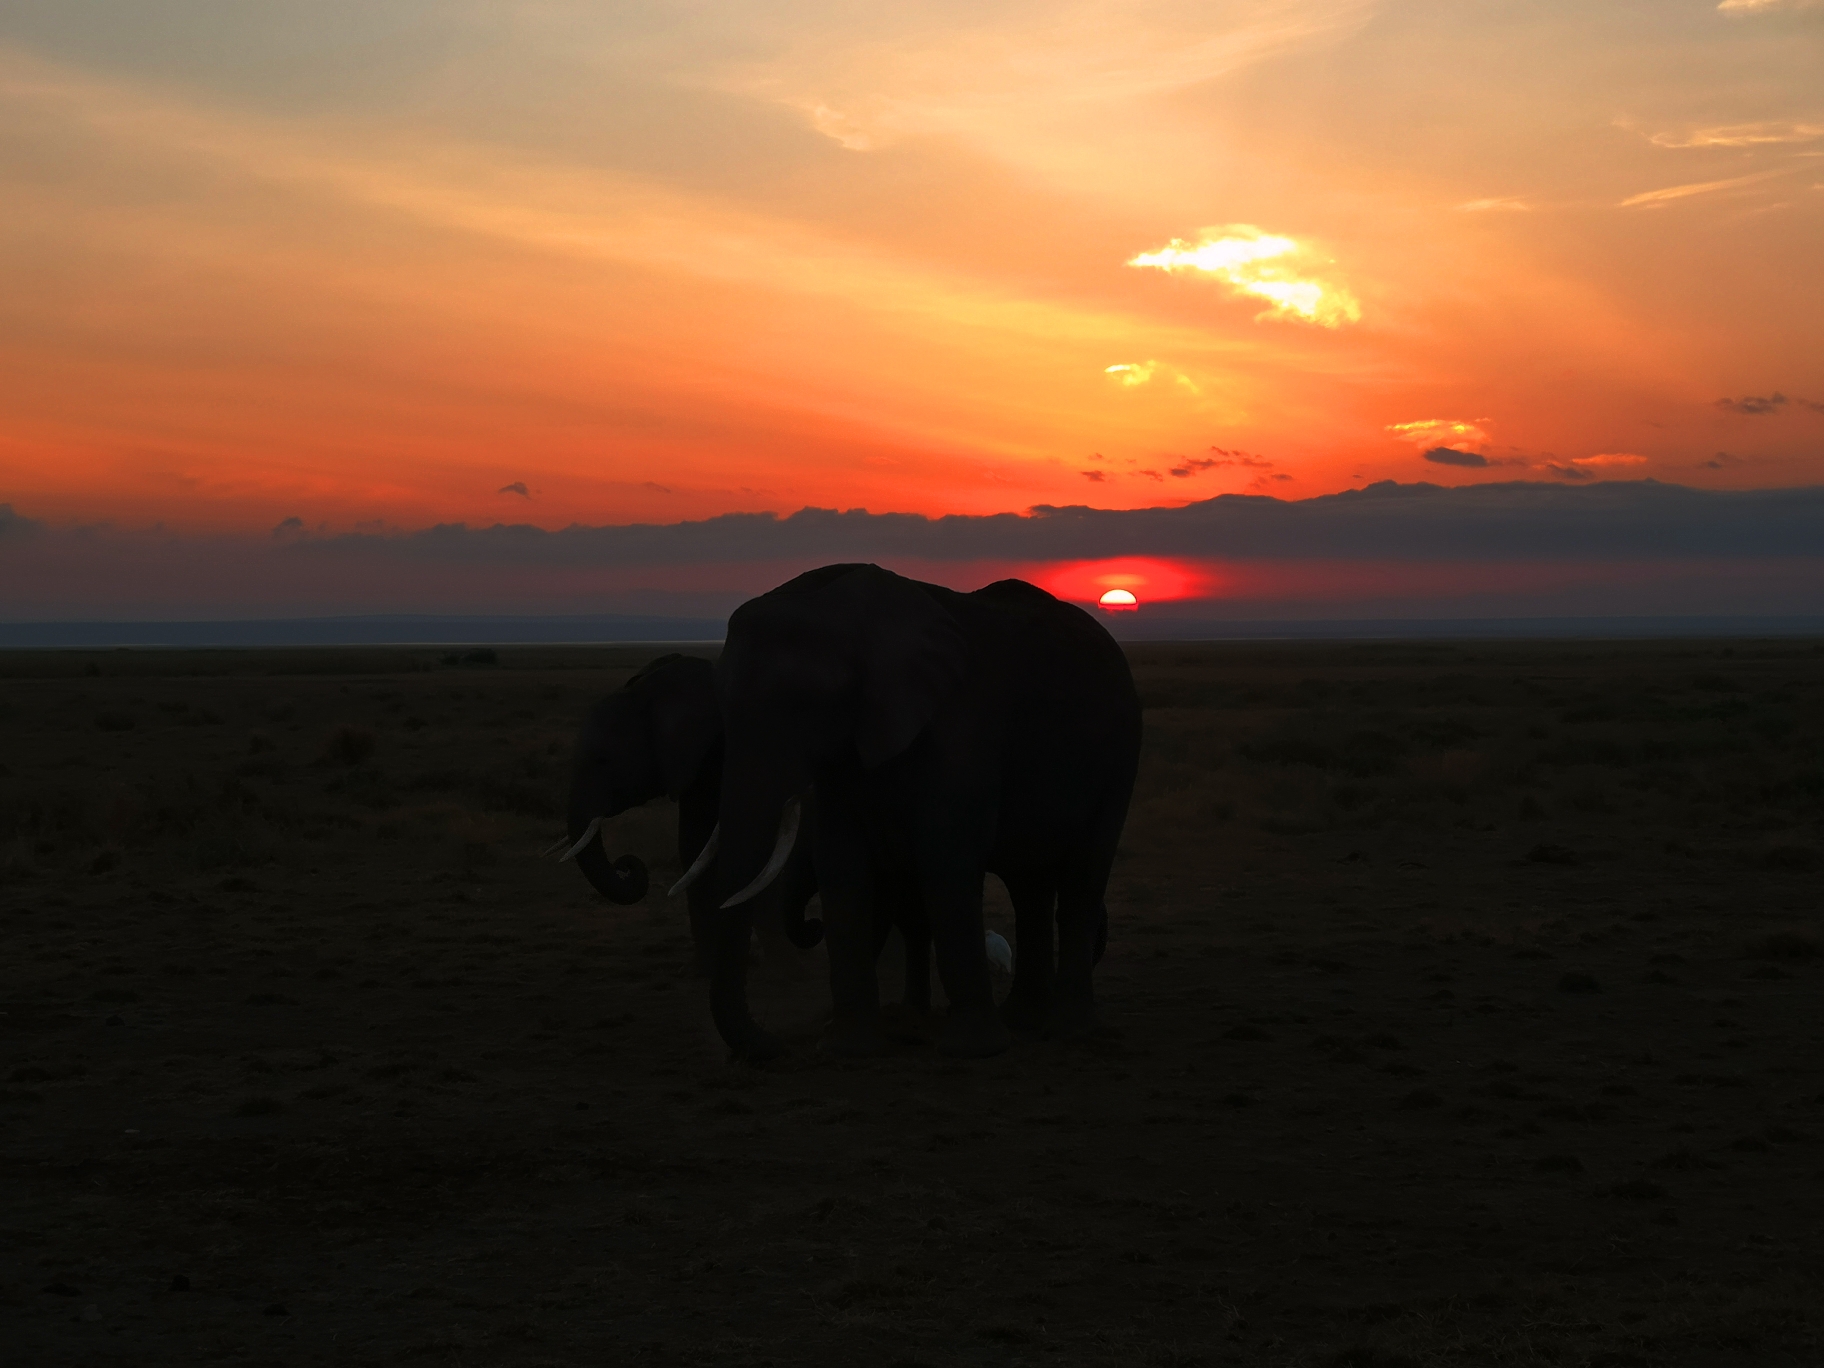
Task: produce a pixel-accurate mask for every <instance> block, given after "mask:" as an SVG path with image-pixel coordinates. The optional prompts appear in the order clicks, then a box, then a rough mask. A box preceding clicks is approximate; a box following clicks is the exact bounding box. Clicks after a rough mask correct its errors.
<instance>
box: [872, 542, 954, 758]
mask: <svg viewBox="0 0 1824 1368" xmlns="http://www.w3.org/2000/svg"><path fill="white" fill-rule="evenodd" d="M876 573H877V577H874V578H875V582H874V583H873V584H870V585H869V586H868V594H867V599H866V607H865V608H864V610H863V611H864V613H865V618H864V621H863V625H862V640H863V643H864V645H863V649H862V661H861V667H862V668H861V700H860V708H859V711H858V714H857V717H856V722H855V747H856V749H857V750H858V751H859V752H860V754H861V763H862V764H863V766H865V767H866V768H868V769H873V768H874V767H875V766H877V765H881V764H884V763H885V762H886V761H888V760H891V759H892V758H893V757H894V756H896V755H898V754H899V753H900V752H901V751H903V750H905V749H906V747H908V746H910V745H911V744H912V742H913V741H914V740H915V739H916V738H917V736H918V734H919V732H921V731H923V730H924V727H925V724H926V723H928V722H929V721H930V720H931V718H932V717H933V716H934V715H935V714H936V712H937V710H938V708H939V706H940V705H942V703H943V701H944V700H945V699H946V698H948V697H949V696H950V694H951V693H952V692H953V691H954V690H955V689H956V688H957V686H958V685H960V684H961V683H962V682H963V678H964V676H965V675H967V673H968V671H969V645H968V642H967V641H966V640H965V639H964V637H963V632H962V628H961V627H959V626H958V625H957V622H956V619H955V618H954V617H952V616H951V615H950V614H949V613H947V612H945V611H944V610H943V608H941V607H940V606H939V605H938V604H937V603H936V602H935V601H934V600H933V599H932V597H931V595H930V594H928V593H926V592H925V590H924V589H923V588H922V587H921V586H920V585H918V584H917V583H915V582H914V581H912V580H909V579H904V578H902V577H900V576H898V575H895V574H892V573H890V572H888V571H878V572H876Z"/></svg>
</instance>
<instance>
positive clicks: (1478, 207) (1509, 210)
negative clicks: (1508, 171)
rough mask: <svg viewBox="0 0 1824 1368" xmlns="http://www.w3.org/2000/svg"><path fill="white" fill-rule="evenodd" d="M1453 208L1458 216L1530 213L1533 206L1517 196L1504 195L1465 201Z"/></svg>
mask: <svg viewBox="0 0 1824 1368" xmlns="http://www.w3.org/2000/svg"><path fill="white" fill-rule="evenodd" d="M1453 207H1454V208H1455V209H1456V211H1457V212H1458V213H1459V214H1491V213H1504V214H1518V213H1526V212H1528V211H1530V210H1531V209H1532V207H1533V206H1532V205H1530V204H1528V203H1527V202H1526V201H1525V200H1523V199H1521V198H1520V197H1519V196H1518V195H1506V196H1502V197H1501V198H1499V199H1473V200H1465V201H1464V202H1463V203H1462V204H1459V205H1455V206H1453Z"/></svg>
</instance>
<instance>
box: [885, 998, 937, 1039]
mask: <svg viewBox="0 0 1824 1368" xmlns="http://www.w3.org/2000/svg"><path fill="white" fill-rule="evenodd" d="M880 1029H881V1030H882V1031H883V1032H884V1033H885V1034H886V1037H887V1038H888V1039H889V1040H893V1041H897V1042H898V1043H900V1044H901V1045H929V1044H930V1043H931V1012H930V1009H929V1008H928V1007H919V1006H915V1005H914V1004H911V1003H895V1004H893V1005H892V1006H889V1007H883V1008H881V1009H880Z"/></svg>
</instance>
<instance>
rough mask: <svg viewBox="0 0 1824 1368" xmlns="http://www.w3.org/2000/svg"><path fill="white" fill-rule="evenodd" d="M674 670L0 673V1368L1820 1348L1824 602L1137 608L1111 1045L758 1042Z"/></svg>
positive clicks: (479, 664) (301, 654)
mask: <svg viewBox="0 0 1824 1368" xmlns="http://www.w3.org/2000/svg"><path fill="white" fill-rule="evenodd" d="M686 649H688V648H686ZM656 654H658V651H657V650H655V649H652V648H644V649H642V648H626V647H615V648H606V647H604V648H580V647H579V648H555V647H554V648H523V649H511V650H501V651H499V652H498V653H493V652H489V651H486V650H469V649H463V650H460V651H455V652H449V651H443V650H432V649H418V650H407V649H397V650H365V651H352V650H351V651H296V652H243V653H233V652H221V653H212V652H183V653H179V652H170V653H160V652H152V651H144V652H139V651H136V652H95V653H87V654H85V653H75V652H72V653H18V654H13V655H9V656H4V657H0V927H3V933H0V1175H3V1176H0V1323H3V1324H4V1327H5V1328H4V1332H3V1342H0V1359H4V1360H5V1361H6V1362H8V1363H11V1364H19V1365H22V1368H23V1366H25V1365H62V1364H85V1365H86V1364H112V1363H121V1364H133V1365H151V1364H197V1363H249V1364H299V1365H303V1364H312V1365H314V1364H336V1363H349V1364H391V1363H428V1364H451V1365H477V1366H483V1365H496V1364H499V1365H536V1364H548V1365H573V1364H574V1365H581V1364H602V1363H651V1364H718V1365H720V1364H727V1365H757V1364H767V1363H771V1364H780V1365H784V1364H823V1363H840V1364H876V1365H880V1366H881V1368H889V1366H890V1365H901V1366H902V1368H903V1366H908V1365H915V1364H926V1365H933V1366H934V1368H935V1365H948V1364H1015V1363H1027V1364H1043V1363H1068V1364H1097V1365H1099V1364H1108V1365H1115V1364H1119V1365H1124V1368H1127V1366H1132V1365H1160V1366H1162V1368H1164V1366H1167V1365H1172V1366H1178V1365H1182V1366H1186V1368H1188V1366H1189V1365H1199V1364H1212V1365H1214V1364H1246V1365H1255V1364H1258V1365H1282V1364H1283V1365H1338V1366H1343V1365H1347V1366H1351V1368H1392V1366H1393V1365H1434V1364H1496V1365H1507V1364H1512V1365H1530V1364H1554V1365H1583V1364H1591V1365H1597V1364H1600V1365H1635V1364H1638V1365H1668V1364H1679V1365H1682V1364H1730V1365H1734V1364H1741V1365H1750V1364H1752V1365H1787V1364H1790V1365H1815V1364H1818V1363H1820V1362H1824V1276H1821V1275H1824V1019H1821V1016H1820V1011H1819V1007H1820V990H1821V989H1824V899H1821V897H1820V887H1821V886H1824V856H1821V853H1820V852H1821V850H1824V645H1820V644H1817V643H1814V642H1805V641H1786V642H1751V641H1735V642H1661V643H1631V644H1592V643H1525V644H1518V643H1507V644H1456V645H1453V644H1439V645H1401V644H1384V645H1372V644H1370V645H1340V644H1339V645H1295V644H1251V645H1194V646H1193V645H1145V646H1136V647H1133V648H1131V651H1130V654H1131V657H1132V659H1133V662H1134V668H1135V674H1136V678H1137V680H1138V683H1139V687H1140V692H1141V695H1142V698H1143V700H1144V702H1145V705H1146V743H1145V754H1144V759H1143V762H1142V767H1141V773H1140V779H1139V786H1138V789H1137V791H1136V794H1135V802H1134V806H1133V810H1132V813H1131V816H1130V818H1129V822H1128V829H1127V834H1126V838H1125V840H1124V844H1123V848H1122V852H1121V856H1120V858H1119V860H1118V862H1117V865H1116V869H1115V876H1114V881H1113V883H1112V885H1111V887H1110V890H1109V897H1108V905H1109V912H1110V921H1111V934H1110V942H1109V949H1108V953H1107V956H1106V958H1105V959H1104V960H1103V962H1102V964H1101V967H1100V969H1099V971H1098V974H1097V993H1098V997H1099V1004H1100V1012H1101V1021H1102V1026H1101V1029H1100V1031H1099V1032H1098V1034H1097V1035H1095V1036H1094V1037H1093V1038H1091V1039H1088V1040H1084V1041H1077V1042H1068V1043H1065V1042H1055V1041H1047V1040H1044V1039H1039V1038H1022V1039H1020V1040H1018V1042H1017V1043H1016V1044H1015V1046H1014V1048H1013V1049H1012V1050H1010V1051H1009V1052H1008V1053H1007V1054H1005V1055H1002V1056H1000V1057H998V1058H994V1059H990V1060H984V1061H977V1062H958V1061H952V1060H949V1059H946V1058H943V1057H941V1056H939V1055H938V1054H937V1053H936V1052H935V1051H934V1050H933V1049H932V1048H930V1046H929V1045H928V1044H921V1043H919V1040H918V1039H917V1036H918V1031H917V1023H916V1022H910V1023H907V1022H902V1023H901V1024H902V1025H904V1026H908V1027H910V1029H909V1031H908V1032H907V1034H908V1035H909V1036H910V1037H911V1038H910V1039H908V1041H907V1043H905V1044H904V1045H903V1046H902V1047H900V1048H899V1049H898V1050H897V1052H896V1053H894V1054H892V1055H890V1056H888V1057H886V1058H882V1059H874V1060H864V1061H851V1060H843V1059H837V1058H833V1057H831V1056H829V1055H828V1054H826V1053H824V1052H822V1051H820V1050H819V1048H818V1037H819V1032H820V1029H821V1025H822V1021H823V1018H824V1015H825V1014H826V1012H827V1001H828V990H827V985H826V983H825V982H824V977H823V967H822V954H823V952H822V951H821V950H820V949H819V950H815V951H811V952H808V953H804V952H798V951H795V950H792V949H791V948H790V947H789V945H787V944H786V943H784V942H783V941H782V940H781V939H780V938H779V937H778V936H776V935H771V936H761V937H758V938H757V940H756V946H755V963H754V966H753V977H754V990H753V991H754V999H755V1007H756V1015H757V1016H758V1017H759V1018H760V1019H761V1020H762V1021H763V1022H765V1023H766V1024H768V1025H769V1026H771V1027H773V1028H775V1029H777V1030H780V1031H781V1032H783V1034H784V1035H785V1036H786V1038H787V1039H788V1040H789V1042H790V1044H791V1046H792V1049H791V1053H790V1054H789V1055H788V1056H787V1057H785V1058H784V1059H782V1060H779V1061H777V1062H774V1063H771V1064H768V1065H766V1066H764V1067H754V1066H750V1065H745V1064H739V1063H730V1062H729V1061H728V1060H727V1059H726V1058H725V1055H724V1051H723V1049H722V1047H721V1045H720V1043H719V1042H718V1040H717V1038H716V1036H715V1033H714V1031H713V1029H712V1027H711V1025H710V1023H709V1017H708V1008H707V986H706V984H705V982H704V981H703V980H702V979H700V978H699V977H697V976H696V970H695V967H694V959H693V954H692V950H691V946H690V942H689V936H688V931H687V928H686V925H685V922H684V917H683V914H682V911H681V910H680V909H679V908H678V907H676V906H675V905H672V904H668V903H667V902H666V900H665V898H664V896H663V889H664V887H665V886H666V885H668V884H669V883H670V882H671V880H672V879H674V878H675V877H676V875H677V873H678V869H677V857H676V852H675V848H674V842H673V837H672V834H671V833H672V821H673V814H672V812H671V811H670V809H669V808H668V807H667V805H665V804H663V803H657V804H653V805H651V806H649V807H648V808H644V809H639V810H636V811H635V812H632V813H629V814H627V815H626V816H625V817H623V818H620V819H618V820H617V821H615V822H614V823H612V824H611V826H610V843H611V845H612V846H614V847H617V848H618V849H621V850H632V851H633V852H635V853H637V854H639V855H641V856H642V857H643V858H644V859H645V860H646V861H647V863H648V864H649V865H650V866H651V869H652V876H653V891H652V892H650V893H649V894H648V895H647V898H646V900H645V902H644V903H643V904H640V905H636V906H633V907H626V908H620V907H614V906H611V905H609V904H607V903H605V902H603V901H602V900H601V899H599V898H598V897H597V896H596V895H595V894H594V893H593V892H592V891H591V890H590V889H589V888H588V886H587V885H586V884H585V883H584V881H583V880H582V879H581V878H580V877H579V876H578V875H577V874H576V872H575V871H574V870H573V869H571V868H569V867H567V866H560V865H558V864H556V863H554V862H552V861H550V860H548V859H541V858H540V852H541V851H542V850H543V849H544V848H545V847H547V846H549V845H550V844H551V843H552V842H553V841H554V840H555V839H556V838H557V837H559V836H560V835H562V823H561V821H560V819H559V816H558V802H559V798H560V796H561V794H562V792H563V789H564V784H565V779H566V770H567V765H568V758H569V752H570V747H571V743H572V738H573V735H574V732H575V729H576V726H577V724H578V722H579V720H580V718H581V716H582V713H583V711H584V709H585V707H586V706H587V704H588V703H589V702H590V701H591V700H593V699H594V698H596V697H598V696H599V695H600V694H602V693H603V692H605V691H607V690H609V689H612V688H614V687H616V686H617V685H618V684H619V683H620V682H621V681H622V680H623V679H625V678H626V677H627V676H628V674H629V673H630V672H631V671H632V670H633V669H634V668H635V667H637V666H638V665H639V664H641V663H643V662H644V661H645V660H647V659H649V658H651V657H652V656H653V655H656ZM988 915H989V923H990V925H991V926H995V927H997V928H998V929H1000V930H1001V931H1002V932H1004V933H1006V934H1009V935H1011V931H1012V926H1011V917H1010V915H1009V910H1008V907H1007V904H1006V901H1005V898H1004V895H1003V894H1002V893H1001V890H1000V889H999V887H998V885H996V884H994V882H993V881H992V880H990V889H989V897H988ZM890 953H891V952H890ZM882 981H883V985H885V986H886V988H887V995H888V996H889V997H890V996H892V989H893V985H894V984H895V983H896V979H895V975H894V973H893V971H892V968H891V966H890V965H889V966H887V967H886V968H884V969H883V974H882ZM1003 986H1004V985H1003Z"/></svg>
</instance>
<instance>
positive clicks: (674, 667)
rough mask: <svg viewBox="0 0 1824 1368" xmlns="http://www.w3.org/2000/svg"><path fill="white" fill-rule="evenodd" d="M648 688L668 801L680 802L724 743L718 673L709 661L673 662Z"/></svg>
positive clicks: (686, 659) (646, 682) (653, 677)
mask: <svg viewBox="0 0 1824 1368" xmlns="http://www.w3.org/2000/svg"><path fill="white" fill-rule="evenodd" d="M654 663H655V665H656V664H657V663H658V662H654ZM642 673H644V672H642ZM642 683H643V684H644V686H645V689H644V691H645V693H646V695H647V704H646V707H647V715H648V716H649V717H650V718H651V720H652V750H653V756H654V758H655V759H656V760H657V761H658V764H659V779H660V781H661V782H662V783H663V784H664V785H665V794H666V796H667V797H669V798H677V797H679V796H680V795H682V794H683V792H684V790H685V789H687V788H689V787H690V786H691V784H692V783H693V782H695V780H696V777H697V775H698V774H699V773H700V772H701V771H702V769H703V766H704V764H705V763H706V762H707V761H708V759H709V754H710V752H711V751H712V750H714V749H715V746H716V742H717V741H719V740H720V739H721V737H722V714H721V712H720V711H719V710H718V708H717V706H716V685H715V668H714V667H713V666H712V665H711V664H710V663H709V662H708V661H707V660H698V659H695V658H693V657H690V656H672V657H668V658H667V660H666V662H665V668H664V669H662V670H653V671H652V673H651V675H650V677H649V678H647V679H645V680H643V681H642Z"/></svg>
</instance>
